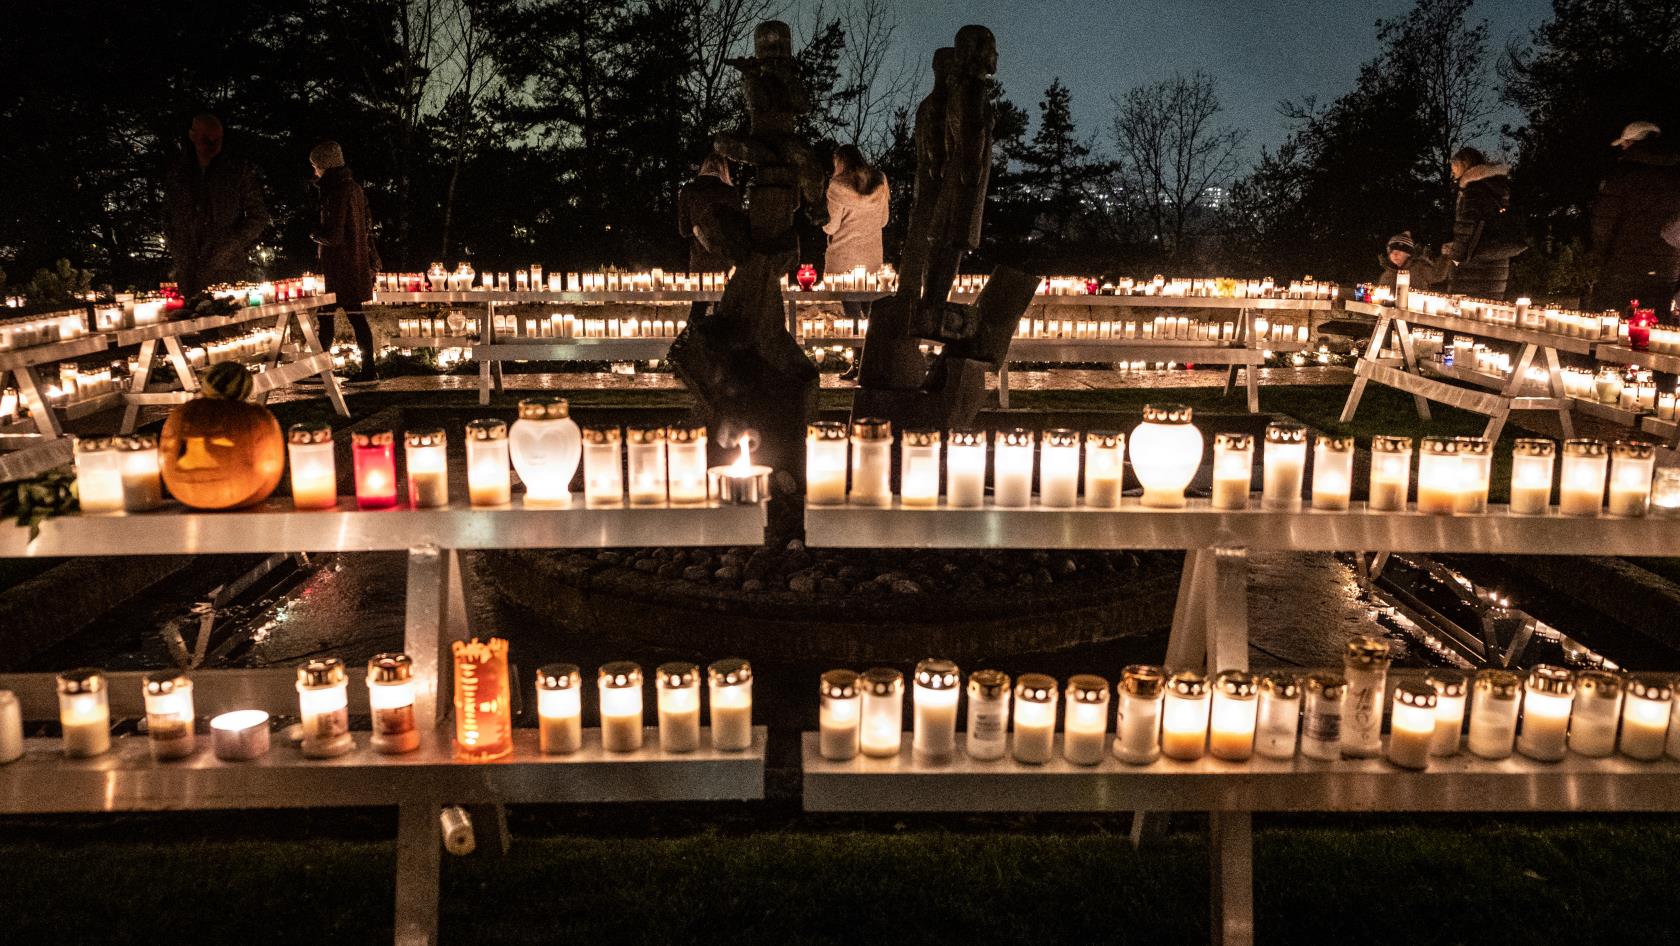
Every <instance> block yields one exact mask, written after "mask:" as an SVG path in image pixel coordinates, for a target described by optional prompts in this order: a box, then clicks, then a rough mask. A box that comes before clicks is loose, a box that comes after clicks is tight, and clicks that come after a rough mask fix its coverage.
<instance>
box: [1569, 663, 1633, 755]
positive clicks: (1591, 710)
mask: <svg viewBox="0 0 1680 946" xmlns="http://www.w3.org/2000/svg"><path fill="white" fill-rule="evenodd" d="M1621 718H1622V678H1621V677H1619V676H1617V675H1616V674H1614V673H1610V672H1609V671H1606V670H1583V671H1581V672H1580V673H1577V674H1576V675H1575V702H1574V704H1573V705H1572V706H1571V708H1570V712H1569V751H1571V752H1573V753H1575V754H1577V755H1584V756H1588V757H1590V758H1594V759H1602V758H1604V757H1605V756H1607V755H1610V754H1611V753H1613V752H1615V751H1616V725H1617V723H1619V722H1620V721H1621Z"/></svg>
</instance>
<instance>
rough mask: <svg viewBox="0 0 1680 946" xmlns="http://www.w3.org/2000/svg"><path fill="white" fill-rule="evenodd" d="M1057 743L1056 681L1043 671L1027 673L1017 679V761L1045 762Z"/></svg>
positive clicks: (1035, 763) (1015, 750)
mask: <svg viewBox="0 0 1680 946" xmlns="http://www.w3.org/2000/svg"><path fill="white" fill-rule="evenodd" d="M1055 745H1056V681H1055V678H1053V677H1048V676H1045V675H1044V674H1042V673H1023V674H1021V677H1020V679H1018V680H1016V681H1015V739H1014V742H1013V744H1012V745H1011V747H1010V748H1011V750H1012V752H1011V754H1012V755H1013V756H1014V758H1015V761H1016V762H1025V763H1026V764H1028V765H1043V764H1044V763H1046V762H1049V761H1050V757H1051V755H1052V754H1053V753H1054V751H1055Z"/></svg>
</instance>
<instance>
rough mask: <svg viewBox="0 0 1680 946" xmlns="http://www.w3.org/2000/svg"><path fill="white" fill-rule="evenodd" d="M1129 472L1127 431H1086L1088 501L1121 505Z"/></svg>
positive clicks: (1101, 506) (1094, 505) (1096, 504)
mask: <svg viewBox="0 0 1680 946" xmlns="http://www.w3.org/2000/svg"><path fill="white" fill-rule="evenodd" d="M1125 473H1126V435H1125V434H1121V433H1115V432H1111V431H1097V430H1093V431H1089V432H1087V433H1086V434H1085V474H1084V475H1085V505H1086V506H1088V507H1090V508H1092V509H1114V508H1116V507H1118V506H1119V505H1120V491H1121V483H1122V481H1123V479H1124V477H1125Z"/></svg>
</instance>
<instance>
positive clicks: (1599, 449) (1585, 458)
mask: <svg viewBox="0 0 1680 946" xmlns="http://www.w3.org/2000/svg"><path fill="white" fill-rule="evenodd" d="M1605 464H1606V450H1605V448H1604V441H1602V440H1585V439H1580V440H1565V441H1564V442H1563V477H1562V481H1561V483H1560V485H1559V488H1558V512H1560V513H1562V514H1564V515H1566V516H1596V515H1598V514H1599V511H1600V510H1601V508H1602V507H1603V505H1604V478H1605Z"/></svg>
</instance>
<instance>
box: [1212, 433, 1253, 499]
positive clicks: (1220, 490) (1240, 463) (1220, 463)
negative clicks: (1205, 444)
mask: <svg viewBox="0 0 1680 946" xmlns="http://www.w3.org/2000/svg"><path fill="white" fill-rule="evenodd" d="M1253 479H1254V437H1253V436H1252V435H1250V434H1228V433H1227V434H1214V435H1213V499H1212V505H1213V508H1215V509H1247V508H1248V490H1249V485H1250V484H1251V483H1252V482H1253Z"/></svg>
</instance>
